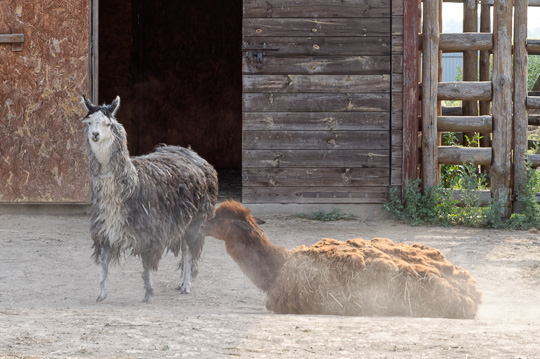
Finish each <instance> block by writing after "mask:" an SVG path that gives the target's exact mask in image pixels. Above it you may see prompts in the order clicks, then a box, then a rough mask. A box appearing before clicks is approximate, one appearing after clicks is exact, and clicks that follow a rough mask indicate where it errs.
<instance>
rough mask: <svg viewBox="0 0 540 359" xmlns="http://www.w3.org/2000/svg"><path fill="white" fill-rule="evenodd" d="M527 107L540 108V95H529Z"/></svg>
mask: <svg viewBox="0 0 540 359" xmlns="http://www.w3.org/2000/svg"><path fill="white" fill-rule="evenodd" d="M527 109H529V110H540V97H538V96H527Z"/></svg>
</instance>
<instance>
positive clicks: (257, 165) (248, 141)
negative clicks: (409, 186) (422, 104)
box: [242, 0, 391, 203]
mask: <svg viewBox="0 0 540 359" xmlns="http://www.w3.org/2000/svg"><path fill="white" fill-rule="evenodd" d="M390 15H391V9H390V1H389V0H348V1H342V0H316V1H313V0H297V1H294V2H293V1H288V0H244V19H243V51H244V58H243V152H242V153H243V158H242V161H243V201H244V202H246V203H381V202H384V201H385V199H386V197H387V192H388V186H389V183H390V160H391V155H390V148H391V139H390V112H391V108H390V107H391V105H390V104H391V97H390V95H391V93H390V92H391V78H390V77H391V76H390V71H391V69H390V67H391V23H390Z"/></svg>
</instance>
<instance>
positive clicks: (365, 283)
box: [266, 238, 482, 319]
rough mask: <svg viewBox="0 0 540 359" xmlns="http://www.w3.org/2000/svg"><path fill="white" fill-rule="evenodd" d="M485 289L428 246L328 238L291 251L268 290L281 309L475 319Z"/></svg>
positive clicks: (273, 305) (272, 306)
mask: <svg viewBox="0 0 540 359" xmlns="http://www.w3.org/2000/svg"><path fill="white" fill-rule="evenodd" d="M481 297H482V294H481V292H480V291H479V290H478V288H477V286H476V281H475V280H474V279H473V278H472V277H471V275H470V274H469V273H468V272H467V271H466V270H464V269H462V268H460V267H457V266H454V265H452V264H451V263H450V262H448V261H447V260H446V259H445V258H444V255H443V254H442V253H441V252H440V251H438V250H436V249H432V248H430V247H427V246H423V245H419V244H414V245H412V246H411V245H407V244H404V243H400V244H394V242H392V241H391V240H390V239H386V238H374V239H372V240H369V241H368V240H364V239H361V238H357V239H350V240H347V241H346V242H343V241H338V240H334V239H323V240H321V241H319V242H318V243H316V244H314V245H312V246H310V247H306V246H300V247H298V248H296V249H294V250H293V251H292V252H291V255H290V257H289V259H288V260H287V261H286V262H285V264H284V266H283V268H282V269H281V270H280V272H279V274H278V277H277V279H276V281H275V283H274V285H273V287H272V288H271V290H270V291H269V292H268V293H267V300H266V307H267V309H268V310H270V311H273V312H275V313H281V314H330V315H359V316H398V315H399V316H403V315H404V316H412V317H442V318H459V319H472V318H474V317H475V316H476V313H477V310H478V306H479V304H480V303H481Z"/></svg>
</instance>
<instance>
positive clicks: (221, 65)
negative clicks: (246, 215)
mask: <svg viewBox="0 0 540 359" xmlns="http://www.w3.org/2000/svg"><path fill="white" fill-rule="evenodd" d="M241 33H242V1H241V0H237V1H225V0H197V1H169V0H154V1H148V0H147V1H142V0H117V1H105V0H102V1H100V2H99V102H100V103H103V102H107V103H110V101H111V100H112V99H114V97H115V96H117V95H120V97H121V110H120V112H119V115H118V120H119V121H120V122H121V123H122V124H123V125H124V126H125V128H126V131H127V133H128V145H129V150H130V153H131V154H132V155H140V154H144V153H148V152H150V151H152V149H153V148H154V147H155V146H156V145H158V144H160V143H167V144H173V145H180V146H184V147H187V146H191V148H193V149H194V150H195V151H196V152H198V153H199V155H201V156H202V157H204V158H205V159H207V160H208V161H209V162H210V163H211V164H212V165H214V167H215V168H216V169H218V170H220V171H229V173H228V175H229V177H230V171H231V170H232V173H237V174H238V176H239V174H240V170H241V166H242V162H241V158H242V152H241V151H242V53H241V41H242V39H241ZM237 180H238V181H239V180H240V179H239V178H238V179H237Z"/></svg>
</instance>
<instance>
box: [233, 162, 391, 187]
mask: <svg viewBox="0 0 540 359" xmlns="http://www.w3.org/2000/svg"><path fill="white" fill-rule="evenodd" d="M389 174H390V170H389V169H388V168H353V167H347V168H339V167H332V168H273V169H271V170H268V169H266V168H248V169H244V170H243V172H242V176H243V179H244V181H247V182H249V183H250V185H251V186H263V187H272V186H306V185H307V184H309V185H310V186H313V187H318V186H321V187H367V186H378V187H381V186H386V185H387V184H388V180H389Z"/></svg>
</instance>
